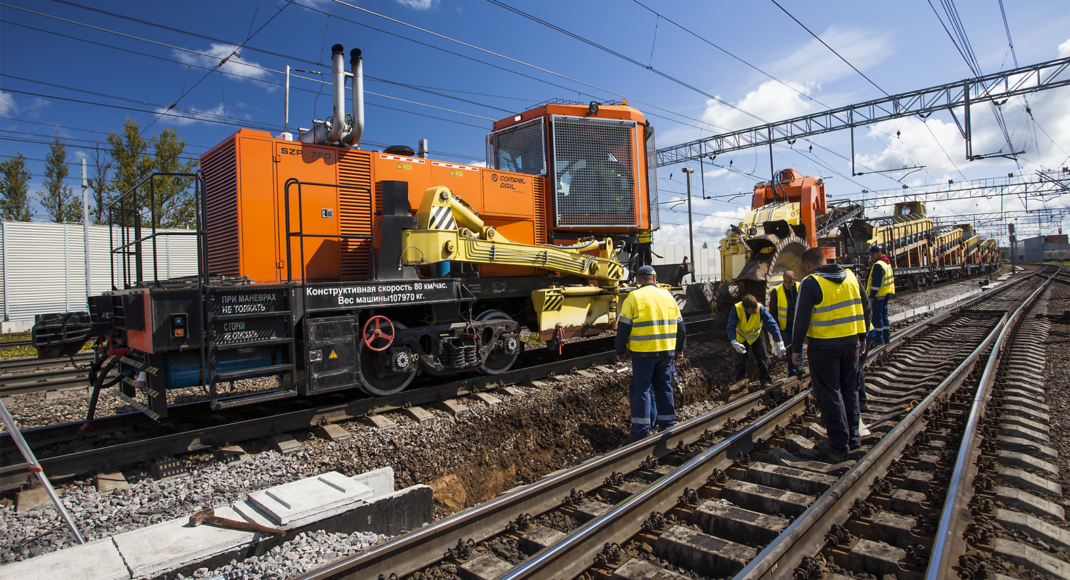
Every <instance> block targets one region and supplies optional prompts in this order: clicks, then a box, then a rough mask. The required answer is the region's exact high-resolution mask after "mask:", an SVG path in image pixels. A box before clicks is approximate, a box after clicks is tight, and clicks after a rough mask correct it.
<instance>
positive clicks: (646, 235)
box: [639, 231, 654, 244]
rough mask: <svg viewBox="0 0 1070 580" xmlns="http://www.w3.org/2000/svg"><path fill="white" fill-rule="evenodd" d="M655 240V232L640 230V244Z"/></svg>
mask: <svg viewBox="0 0 1070 580" xmlns="http://www.w3.org/2000/svg"><path fill="white" fill-rule="evenodd" d="M653 241H654V234H652V233H650V232H649V231H642V232H639V243H640V244H649V243H650V242H653Z"/></svg>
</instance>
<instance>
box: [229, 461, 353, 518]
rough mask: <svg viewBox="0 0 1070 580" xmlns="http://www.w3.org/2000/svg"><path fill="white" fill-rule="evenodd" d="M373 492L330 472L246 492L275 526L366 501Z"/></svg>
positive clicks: (336, 473) (339, 474) (334, 472)
mask: <svg viewBox="0 0 1070 580" xmlns="http://www.w3.org/2000/svg"><path fill="white" fill-rule="evenodd" d="M372 495H373V492H372V488H370V487H368V486H367V485H364V484H362V483H357V482H355V481H353V480H352V479H350V478H348V477H346V476H344V475H342V474H341V473H338V472H336V471H330V472H327V473H323V474H320V475H317V476H315V477H309V478H306V479H302V480H299V481H293V482H290V483H284V484H282V485H277V486H275V487H272V488H270V489H266V490H263V491H258V492H255V493H252V494H249V500H250V501H252V502H253V504H255V505H256V506H257V507H258V508H260V509H261V510H263V511H264V512H265V513H266V514H267V515H268V516H269V517H270V518H271V519H272V520H273V521H274V522H275V524H276V525H287V524H291V523H295V522H298V521H300V520H305V519H308V518H311V517H316V516H319V515H321V514H322V513H323V512H328V511H331V510H337V509H338V508H342V507H346V506H349V505H350V504H354V503H357V502H366V500H368V499H371V497H372Z"/></svg>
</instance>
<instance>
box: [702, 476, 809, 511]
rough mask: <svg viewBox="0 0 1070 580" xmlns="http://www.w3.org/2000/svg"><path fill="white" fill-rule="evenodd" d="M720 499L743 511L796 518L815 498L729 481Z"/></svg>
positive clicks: (743, 482) (773, 488)
mask: <svg viewBox="0 0 1070 580" xmlns="http://www.w3.org/2000/svg"><path fill="white" fill-rule="evenodd" d="M721 497H722V498H724V499H727V500H728V501H730V502H732V503H733V504H735V505H737V506H740V507H742V508H744V509H748V510H752V511H756V512H763V513H767V514H768V513H773V514H783V515H787V516H792V517H798V516H799V515H800V514H802V513H803V512H804V511H806V508H808V507H810V504H812V503H814V500H816V499H817V498H816V497H815V496H812V495H804V494H801V493H795V492H793V491H787V490H784V489H777V488H775V487H766V486H764V485H758V484H754V483H748V482H745V481H736V480H734V479H733V480H729V481H728V483H726V484H725V486H724V488H723V489H722V490H721Z"/></svg>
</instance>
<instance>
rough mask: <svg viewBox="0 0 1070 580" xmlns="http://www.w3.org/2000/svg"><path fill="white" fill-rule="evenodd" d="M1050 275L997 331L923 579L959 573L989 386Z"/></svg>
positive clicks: (941, 579) (970, 518)
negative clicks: (956, 566) (956, 560)
mask: <svg viewBox="0 0 1070 580" xmlns="http://www.w3.org/2000/svg"><path fill="white" fill-rule="evenodd" d="M1054 277H1055V275H1054V274H1052V276H1050V277H1049V278H1048V280H1047V281H1045V282H1044V283H1043V284H1041V285H1040V287H1038V288H1037V289H1036V291H1035V292H1033V294H1032V295H1030V296H1029V298H1028V299H1027V300H1026V301H1025V302H1024V303H1023V304H1022V305H1021V306H1020V307H1018V309H1017V310H1015V312H1014V314H1013V315H1011V317H1010V320H1009V321H1008V323H1007V325H1006V326H1005V327H1004V328H1003V330H1002V331H1001V332H1000V334H999V338H998V339H997V340H996V344H995V346H993V347H992V356H991V357H990V358H989V360H988V364H987V365H985V370H984V374H982V375H981V380H980V384H979V386H978V387H977V393H976V394H975V395H974V397H973V404H972V405H971V406H970V412H969V415H968V416H967V417H968V418H967V422H966V429H965V431H964V432H963V435H962V444H961V445H960V446H959V452H958V455H957V456H956V458H955V467H954V469H953V471H952V472H951V483H950V484H949V485H948V489H947V495H946V497H945V500H944V509H943V511H942V512H941V514H940V524H939V527H938V528H937V531H936V534H935V536H934V538H935V541H934V543H933V549H932V555H931V556H930V558H929V566H928V569H927V570H926V571H925V579H926V580H945V579H950V578H952V577H954V578H957V577H958V574H957V572H955V571H954V570H953V569H952V559H953V557H954V553H955V552H957V551H958V550H957V549H956V547H957V546H959V545H960V544H961V541H962V539H961V536H956V535H955V532H956V531H957V530H960V529H961V528H960V526H961V525H962V524H963V523H965V522H969V521H971V520H972V519H973V517H972V515H971V514H970V510H969V508H968V507H967V505H968V504H969V502H970V500H971V499H972V498H973V477H970V476H969V474H970V472H971V471H973V470H974V468H975V464H976V462H977V457H978V456H979V455H980V454H981V438H980V437H977V432H978V430H979V428H980V422H981V419H982V418H983V417H984V414H985V409H986V408H987V407H988V401H989V398H990V396H991V393H992V387H993V386H995V384H996V375H997V373H998V372H999V363H1000V354H1001V352H1002V350H1003V348H1004V346H1005V345H1006V344H1007V342H1008V340H1009V338H1010V336H1011V334H1013V333H1014V332H1015V331H1016V330H1017V328H1018V323H1019V322H1020V321H1021V320H1022V317H1023V316H1024V315H1025V312H1026V311H1027V310H1029V309H1030V308H1032V306H1033V304H1034V303H1035V302H1036V300H1037V299H1038V298H1039V297H1040V295H1041V294H1042V293H1043V292H1044V290H1045V289H1047V288H1048V286H1049V285H1050V284H1051V279H1052V278H1054Z"/></svg>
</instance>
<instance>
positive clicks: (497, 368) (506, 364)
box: [476, 310, 520, 375]
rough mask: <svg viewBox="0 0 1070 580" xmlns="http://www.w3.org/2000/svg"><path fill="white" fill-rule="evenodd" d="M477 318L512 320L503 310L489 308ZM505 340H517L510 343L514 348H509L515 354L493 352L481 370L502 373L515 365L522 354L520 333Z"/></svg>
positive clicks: (491, 373) (489, 372) (496, 373)
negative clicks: (512, 343)
mask: <svg viewBox="0 0 1070 580" xmlns="http://www.w3.org/2000/svg"><path fill="white" fill-rule="evenodd" d="M476 320H509V321H512V320H513V319H512V317H511V316H509V315H508V314H506V313H504V312H502V311H501V310H488V311H486V312H484V313H482V314H480V315H479V316H477V317H476ZM503 340H513V341H516V344H515V345H510V346H511V347H512V348H508V349H507V350H510V351H512V352H513V354H506V353H500V352H499V353H491V355H490V356H489V357H487V362H485V363H483V365H482V366H480V367H479V372H481V373H483V374H485V375H500V374H502V373H504V372H505V371H507V370H509V369H510V368H512V367H513V363H515V362H516V359H517V357H519V356H520V335H519V334H518V333H514V334H513V335H512V336H510V337H508V338H505V339H503Z"/></svg>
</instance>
